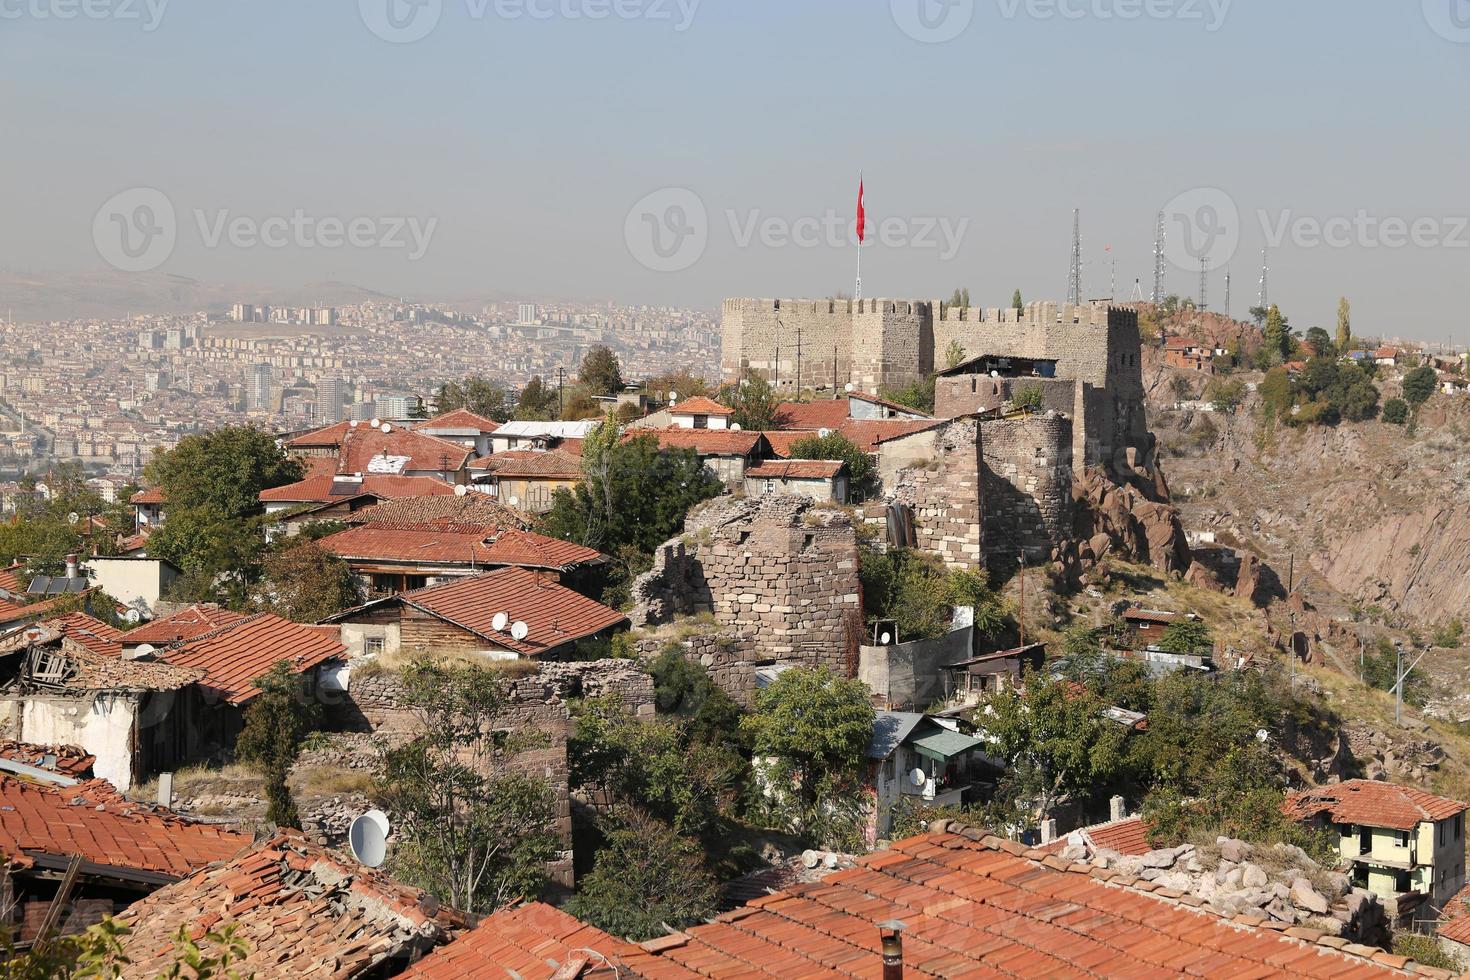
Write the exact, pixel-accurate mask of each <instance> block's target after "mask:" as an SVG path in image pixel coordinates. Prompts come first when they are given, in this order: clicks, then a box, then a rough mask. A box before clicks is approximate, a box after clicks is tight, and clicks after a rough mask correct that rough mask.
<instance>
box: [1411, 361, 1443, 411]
mask: <svg viewBox="0 0 1470 980" xmlns="http://www.w3.org/2000/svg"><path fill="white" fill-rule="evenodd" d="M1438 386H1439V377H1438V375H1436V374H1435V373H1434V368H1432V367H1430V366H1429V365H1427V364H1426V365H1424V366H1423V367H1417V368H1415V369H1414V370H1412V371H1410V372H1409V373H1408V374H1406V375H1404V401H1406V402H1408V403H1409V405H1410V406H1411V407H1413V408H1416V409H1417V408H1418V407H1419V406H1420V405H1423V404H1424V403H1425V402H1427V401H1429V396H1430V395H1432V394H1434V389H1435V388H1437V387H1438Z"/></svg>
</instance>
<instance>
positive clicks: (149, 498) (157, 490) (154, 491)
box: [128, 487, 168, 504]
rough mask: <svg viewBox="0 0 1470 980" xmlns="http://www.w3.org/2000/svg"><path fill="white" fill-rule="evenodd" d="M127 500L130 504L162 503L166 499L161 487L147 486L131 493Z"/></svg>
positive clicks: (165, 501)
mask: <svg viewBox="0 0 1470 980" xmlns="http://www.w3.org/2000/svg"><path fill="white" fill-rule="evenodd" d="M128 502H129V503H131V504H163V503H167V502H168V501H167V500H166V499H165V498H164V496H163V488H162V487H148V488H146V489H143V490H139V491H138V492H137V493H135V494H133V495H132V496H131V497H129V498H128Z"/></svg>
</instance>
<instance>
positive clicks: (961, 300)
mask: <svg viewBox="0 0 1470 980" xmlns="http://www.w3.org/2000/svg"><path fill="white" fill-rule="evenodd" d="M949 305H950V306H953V307H957V308H959V309H962V310H968V309H969V308H970V291H969V290H968V289H956V290H955V291H954V295H953V296H951V297H950V298H949Z"/></svg>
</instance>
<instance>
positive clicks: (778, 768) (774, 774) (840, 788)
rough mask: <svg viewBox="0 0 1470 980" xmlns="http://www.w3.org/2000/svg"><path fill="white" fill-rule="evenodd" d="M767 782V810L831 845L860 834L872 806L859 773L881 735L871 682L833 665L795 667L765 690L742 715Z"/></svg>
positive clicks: (764, 801)
mask: <svg viewBox="0 0 1470 980" xmlns="http://www.w3.org/2000/svg"><path fill="white" fill-rule="evenodd" d="M741 727H742V729H743V730H744V731H745V732H746V733H747V734H748V735H749V736H750V739H751V742H752V745H753V746H754V750H755V754H756V756H757V758H758V759H760V760H761V762H760V763H759V769H760V773H761V777H762V782H763V784H764V785H763V789H764V792H763V793H761V794H760V796H761V800H760V802H761V804H762V805H764V806H765V807H766V816H767V817H768V818H769V819H773V820H774V822H777V823H779V824H780V825H782V826H785V827H788V828H790V829H793V830H801V831H803V832H805V833H808V834H810V835H811V836H812V837H814V838H815V839H817V840H818V841H819V842H821V843H824V844H830V843H837V842H843V841H845V840H849V839H851V837H853V836H854V833H855V829H856V824H857V819H858V815H859V813H860V811H861V809H862V808H863V807H864V806H866V803H865V801H864V800H863V799H862V798H861V790H860V788H859V782H858V780H859V776H860V774H861V769H862V765H863V761H864V750H865V749H866V748H867V745H868V742H869V741H870V740H871V739H872V737H873V703H872V700H871V693H870V692H869V691H868V687H867V685H866V684H863V683H862V682H861V681H857V680H848V679H846V678H842V677H838V676H837V675H835V674H833V673H832V672H831V671H829V670H828V669H827V668H825V667H820V668H816V669H812V668H806V667H798V668H793V669H791V670H788V671H786V672H784V673H783V674H781V675H780V676H779V677H777V678H776V680H775V681H773V682H772V683H771V684H769V685H768V686H766V687H765V688H762V689H761V690H758V691H757V692H756V695H755V710H754V711H753V712H752V713H751V714H749V715H747V716H746V717H745V718H743V719H742V720H741Z"/></svg>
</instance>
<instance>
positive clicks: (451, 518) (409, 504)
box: [345, 490, 531, 530]
mask: <svg viewBox="0 0 1470 980" xmlns="http://www.w3.org/2000/svg"><path fill="white" fill-rule="evenodd" d="M345 520H347V521H348V522H350V523H352V524H376V523H382V524H476V525H480V526H483V527H486V528H489V529H491V530H494V529H497V528H518V529H520V530H526V529H527V528H529V527H530V526H531V520H530V518H528V517H527V516H526V515H525V514H522V513H521V512H520V511H518V510H512V509H511V508H509V507H507V506H505V505H504V504H502V503H500V502H499V501H497V500H496V499H495V498H494V497H491V496H490V495H488V494H485V493H481V492H479V491H478V490H476V491H471V492H468V493H466V494H465V495H464V496H463V497H460V496H457V495H454V494H451V495H449V496H435V497H402V498H400V499H398V500H387V501H384V502H383V503H380V504H374V505H373V506H371V507H364V508H363V509H362V510H360V511H358V512H357V513H355V514H352V515H351V516H349V517H347V518H345Z"/></svg>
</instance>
